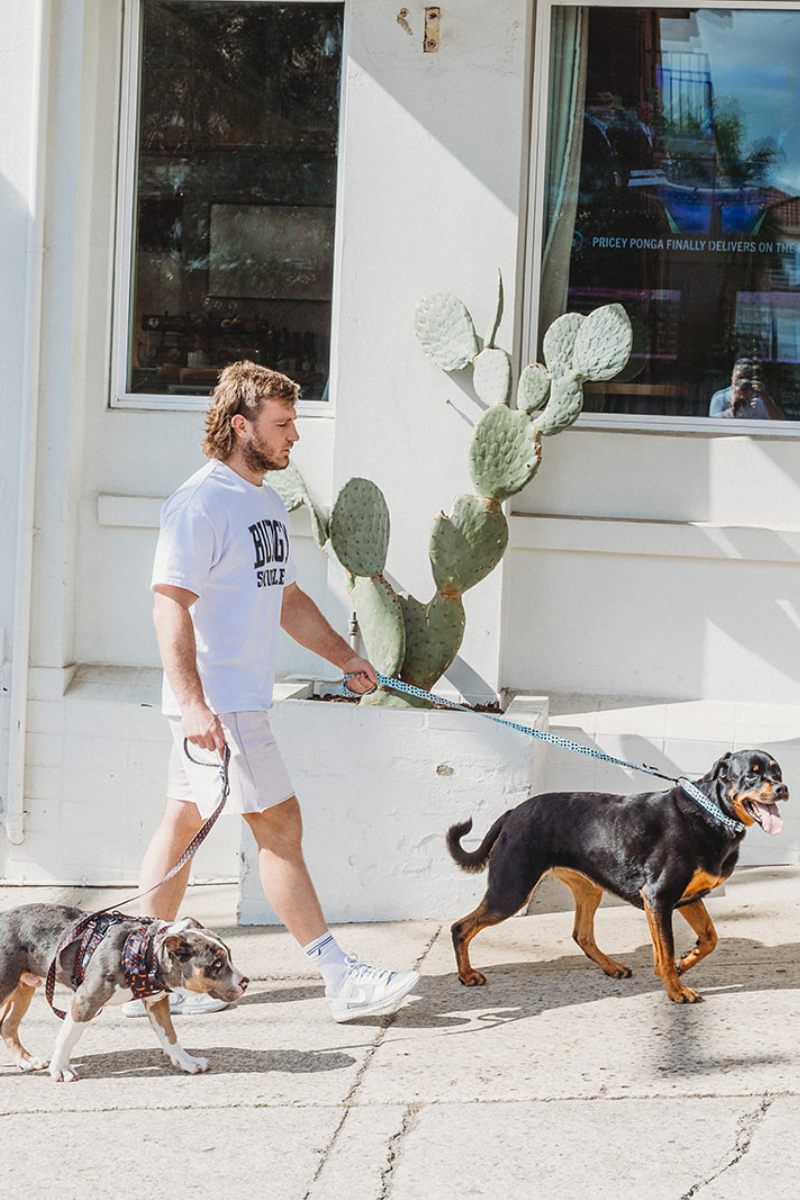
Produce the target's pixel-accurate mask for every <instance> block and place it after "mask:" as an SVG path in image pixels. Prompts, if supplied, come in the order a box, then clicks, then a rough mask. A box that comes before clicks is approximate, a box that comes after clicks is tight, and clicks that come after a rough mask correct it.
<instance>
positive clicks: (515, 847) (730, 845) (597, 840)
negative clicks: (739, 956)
mask: <svg viewBox="0 0 800 1200" xmlns="http://www.w3.org/2000/svg"><path fill="white" fill-rule="evenodd" d="M695 786H696V787H698V788H699V789H700V790H701V791H702V792H703V794H704V795H705V796H707V797H708V798H709V799H710V800H711V801H713V803H714V804H715V805H716V806H717V807H718V808H719V809H721V811H722V812H723V813H724V814H725V815H726V816H728V817H730V818H733V819H734V820H736V821H738V822H740V823H741V824H742V825H744V826H750V825H753V824H754V823H755V822H758V824H759V825H760V826H761V827H762V829H764V830H765V831H766V832H767V833H770V834H775V833H780V831H781V829H782V828H783V821H782V820H781V818H780V816H779V815H778V809H777V804H778V802H779V801H781V800H788V799H789V789H788V788H787V786H786V784H785V783H784V782H783V779H782V775H781V769H780V767H779V766H778V764H777V763H776V762H775V760H774V758H772V756H771V755H769V754H767V753H766V752H765V751H763V750H742V751H739V752H737V753H730V754H726V755H724V756H723V757H722V758H721V759H719V761H718V762H716V763H715V764H714V766H713V767H712V768H711V770H710V771H709V772H708V774H707V775H704V776H703V778H702V779H699V780H697V781H696V783H695ZM471 828H472V820H471V819H470V820H469V821H465V822H464V823H462V824H458V825H453V826H452V827H451V828H450V829H449V830H448V833H447V848H448V850H449V851H450V854H451V855H452V856H453V858H454V859H455V861H456V862H457V863H458V865H459V866H460V867H462V868H463V870H465V871H475V872H477V871H482V870H483V869H484V868H485V867H486V864H487V863H488V864H489V880H488V886H487V889H486V895H485V896H484V897H483V899H482V900H481V902H480V904H479V905H478V907H477V908H476V909H475V911H474V912H472V913H470V914H469V915H468V916H466V917H463V918H462V919H461V920H460V921H456V923H455V925H453V927H452V934H453V946H454V947H455V952H456V963H457V965H458V977H459V979H460V980H461V982H462V983H464V984H466V985H467V986H468V987H470V986H472V985H474V984H482V983H485V982H486V977H485V976H484V975H483V974H482V973H481V972H480V971H476V970H475V969H474V968H473V967H472V964H471V963H470V959H469V944H470V942H471V941H472V939H473V938H474V937H475V935H476V934H477V933H480V931H481V930H482V929H486V928H487V926H489V925H498V924H499V923H500V922H501V921H505V920H506V918H507V917H510V916H513V914H514V913H516V912H518V911H519V910H520V909H521V908H522V906H523V905H524V904H525V902H526V901H527V899H528V897H529V896H530V894H531V892H532V891H533V889H534V888H535V887H536V885H537V883H538V882H539V880H540V879H541V878H542V876H543V875H547V874H548V873H549V874H551V875H554V876H555V877H556V878H557V879H559V880H560V881H561V882H562V883H564V884H566V886H567V887H568V888H569V889H570V890H571V892H572V895H573V898H574V901H575V923H574V927H573V931H572V936H573V938H574V940H575V941H576V942H577V944H578V945H579V946H580V948H581V950H583V952H584V954H586V955H587V956H588V957H589V958H590V959H591V960H592V961H593V962H596V963H597V965H598V966H599V967H600V968H601V969H602V970H603V971H605V973H606V975H610V976H611V977H612V978H617V979H620V978H623V977H627V976H629V975H630V974H631V972H630V970H629V969H628V967H626V966H623V965H622V963H618V962H615V961H614V959H613V958H609V957H608V955H606V954H603V952H602V950H600V949H599V948H598V946H597V943H596V942H595V939H594V915H595V913H596V911H597V908H598V905H599V904H600V901H601V899H602V896H603V891H604V890H605V891H608V892H612V893H613V894H614V895H615V896H620V897H621V898H622V899H623V900H627V901H628V903H629V904H633V905H635V906H636V908H642V909H644V911H645V913H646V915H647V920H648V924H649V926H650V936H651V937H652V939H653V955H654V967H655V973H656V975H658V976H659V977H660V978H661V981H662V983H663V984H664V988H665V989H666V992H667V995H668V996H669V998H670V1000H674V1001H676V1002H677V1003H678V1004H693V1003H694V1002H695V1001H697V1000H700V999H701V997H700V995H699V994H698V993H697V992H695V991H692V989H691V988H688V987H686V986H685V985H684V984H683V983H681V980H680V976H681V975H683V974H685V973H686V972H687V971H688V970H689V968H690V967H693V966H695V965H696V964H697V963H699V962H700V960H701V959H703V958H706V956H707V955H709V954H710V953H711V952H712V950H713V949H714V947H715V946H716V944H717V933H716V930H715V929H714V925H713V922H712V920H711V917H710V916H709V915H708V912H707V911H706V907H705V905H704V904H703V897H704V896H706V895H708V893H709V892H710V891H712V890H713V888H715V887H718V886H719V884H721V883H724V881H725V880H726V879H727V878H728V877H729V876H730V875H731V874H732V872H733V869H734V867H735V866H736V861H737V859H738V857H739V849H740V846H741V842H742V838H743V837H744V833H745V830H741V831H739V832H733V833H732V832H731V831H730V830H729V829H727V828H725V827H724V825H723V824H721V823H720V822H718V820H717V818H716V817H715V816H714V815H713V814H711V813H707V812H706V811H705V810H704V809H703V808H702V807H701V806H700V805H699V804H698V803H697V801H696V800H694V799H692V798H691V797H690V796H688V795H687V794H686V793H685V792H684V790H683V788H682V787H681V786H680V785H679V784H678V785H676V786H675V787H673V788H670V790H669V791H664V792H643V793H640V794H639V795H633V796H617V795H609V794H605V793H601V792H551V793H547V794H544V795H541V796H533V797H532V798H531V799H530V800H525V801H523V803H522V804H519V805H517V807H516V808H512V809H509V810H508V812H506V813H504V814H503V815H502V816H501V817H498V819H497V820H496V821H495V823H494V825H492V827H491V829H490V830H489V832H488V833H487V834H486V836H485V838H484V839H483V841H482V843H481V845H480V846H479V847H478V849H477V850H474V851H472V852H468V851H466V850H464V848H463V847H462V846H461V838H463V837H464V836H465V835H466V834H467V833H469V831H470V829H471ZM676 908H677V909H678V910H679V911H680V913H681V916H683V917H684V918H685V919H686V921H688V923H689V925H690V926H691V928H692V929H693V931H694V932H695V933H696V935H697V943H696V945H695V946H694V948H693V949H692V950H690V951H689V953H688V954H685V955H684V956H683V958H681V960H680V962H679V963H677V964H676V962H675V943H674V938H673V932H672V914H673V912H674V910H675V909H676Z"/></svg>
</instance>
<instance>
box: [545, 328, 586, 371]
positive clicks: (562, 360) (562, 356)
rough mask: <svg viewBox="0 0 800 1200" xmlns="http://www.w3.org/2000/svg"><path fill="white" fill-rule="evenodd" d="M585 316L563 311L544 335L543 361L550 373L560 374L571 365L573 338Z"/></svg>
mask: <svg viewBox="0 0 800 1200" xmlns="http://www.w3.org/2000/svg"><path fill="white" fill-rule="evenodd" d="M585 320H586V317H583V316H581V314H580V313H564V315H563V316H561V317H558V318H557V319H556V320H555V321H553V324H552V325H551V326H550V328H549V329H548V331H547V333H546V334H545V335H544V341H543V343H542V349H543V351H544V361H545V362H546V364H547V366H548V368H549V369H550V373H551V374H552V375H554V376H555V375H560V374H561V373H562V372H563V371H566V370H568V369H569V368H570V367H571V366H572V352H573V349H574V347H575V339H576V337H577V336H578V330H579V329H580V327H581V325H583V322H584V321H585Z"/></svg>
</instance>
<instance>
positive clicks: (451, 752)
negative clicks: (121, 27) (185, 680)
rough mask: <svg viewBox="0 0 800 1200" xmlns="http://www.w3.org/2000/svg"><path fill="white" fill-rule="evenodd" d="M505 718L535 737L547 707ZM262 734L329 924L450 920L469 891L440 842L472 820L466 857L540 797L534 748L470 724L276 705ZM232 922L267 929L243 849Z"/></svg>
mask: <svg viewBox="0 0 800 1200" xmlns="http://www.w3.org/2000/svg"><path fill="white" fill-rule="evenodd" d="M509 715H510V716H511V717H512V718H513V719H514V720H515V721H519V722H520V723H522V724H527V725H531V726H534V727H538V728H542V727H544V725H545V724H546V718H547V701H546V699H542V698H529V699H527V700H525V699H522V698H519V699H518V700H517V702H515V704H514V706H513V709H512V710H511V711H510V713H509ZM273 728H274V729H275V733H276V736H277V738H278V740H279V742H280V745H281V748H282V751H283V753H284V757H285V758H286V761H287V764H288V767H289V772H290V774H291V776H292V782H293V783H294V785H295V790H296V792H297V796H298V799H299V800H300V803H301V805H302V808H303V816H304V830H305V833H304V846H305V856H306V860H307V862H308V866H309V870H310V873H311V877H312V879H313V880H314V883H315V886H316V889H317V892H318V893H319V897H320V901H321V903H322V908H323V910H324V912H325V914H326V917H327V919H328V920H329V921H331V922H334V923H335V922H346V921H392V920H411V919H421V918H425V917H435V918H441V917H442V916H447V917H449V916H453V917H455V916H456V915H458V914H459V913H461V912H466V911H468V910H469V908H470V907H471V906H473V904H474V902H475V900H476V897H477V896H478V894H479V892H480V890H481V889H480V884H478V886H476V881H475V879H474V878H473V877H472V876H469V875H465V874H464V872H462V871H460V870H459V869H458V868H457V867H456V866H455V864H454V863H453V861H452V859H451V858H450V856H449V855H448V853H447V850H446V848H445V843H444V835H445V832H446V830H447V828H448V827H449V826H450V825H452V824H453V823H454V822H456V821H466V820H467V818H468V817H472V818H473V821H474V831H475V836H472V835H471V836H470V837H469V838H468V839H465V841H464V844H465V845H467V846H468V847H474V846H476V845H478V844H479V842H480V840H481V838H482V837H483V834H484V833H485V832H486V830H487V829H488V828H489V826H490V825H491V823H492V822H493V821H494V819H495V817H497V816H499V814H500V813H502V812H504V811H505V810H506V809H507V808H511V807H512V806H513V805H515V804H518V803H519V802H520V801H521V800H524V799H525V798H526V797H527V796H529V795H530V794H531V791H535V790H539V789H540V788H541V785H542V782H543V778H544V745H543V743H542V742H538V741H534V740H533V739H532V738H527V737H525V736H524V735H522V734H519V733H515V732H513V731H512V730H507V729H503V728H502V727H501V726H499V725H497V724H496V723H494V722H492V721H487V720H484V719H481V718H480V717H478V716H476V715H474V714H471V713H459V712H446V711H443V710H438V709H437V710H434V711H421V710H397V709H389V708H363V707H361V706H359V705H353V704H335V703H321V702H319V701H313V700H287V701H284V702H282V703H279V704H276V706H275V708H274V709H273ZM242 863H243V865H242V875H241V888H240V899H239V920H240V921H241V923H242V924H244V925H257V924H266V925H268V924H275V923H277V917H276V915H275V913H274V911H273V909H272V907H271V906H270V905H269V903H268V901H267V900H266V898H265V896H264V893H263V892H262V890H261V885H260V882H259V879H258V870H257V864H256V856H255V854H254V852H253V848H252V842H251V839H250V838H249V835H248V837H247V838H246V839H245V840H244V841H243V845H242Z"/></svg>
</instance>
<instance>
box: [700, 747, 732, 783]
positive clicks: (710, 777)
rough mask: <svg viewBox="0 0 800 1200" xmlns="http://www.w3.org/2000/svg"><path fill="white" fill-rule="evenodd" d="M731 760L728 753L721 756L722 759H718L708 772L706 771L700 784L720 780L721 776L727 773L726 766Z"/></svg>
mask: <svg viewBox="0 0 800 1200" xmlns="http://www.w3.org/2000/svg"><path fill="white" fill-rule="evenodd" d="M732 758H733V754H732V753H731V752H730V751H728V753H727V754H723V756H722V758H718V759H717V761H716V762H715V763H714V765H713V767H712V768H711V770H710V771H707V772H706V774H705V775H704V776H703V779H702V780H701V782H706V783H713V782H714V780H716V779H721V778H722V776H723V775H727V773H728V765H729V763H730V761H731V759H732Z"/></svg>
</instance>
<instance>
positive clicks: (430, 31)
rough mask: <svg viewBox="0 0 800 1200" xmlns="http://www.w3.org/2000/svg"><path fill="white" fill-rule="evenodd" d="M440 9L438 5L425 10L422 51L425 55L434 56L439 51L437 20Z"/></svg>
mask: <svg viewBox="0 0 800 1200" xmlns="http://www.w3.org/2000/svg"><path fill="white" fill-rule="evenodd" d="M440 16H441V9H440V8H439V6H438V5H436V6H435V7H433V8H426V9H425V37H424V39H423V42H422V49H423V50H424V51H425V53H426V54H435V53H436V51H437V50H438V49H439V18H440Z"/></svg>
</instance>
